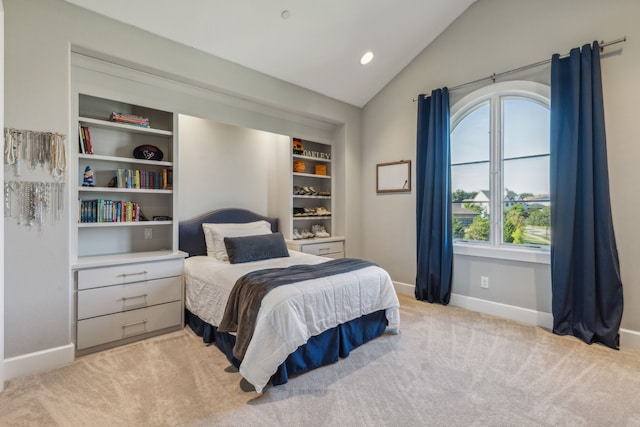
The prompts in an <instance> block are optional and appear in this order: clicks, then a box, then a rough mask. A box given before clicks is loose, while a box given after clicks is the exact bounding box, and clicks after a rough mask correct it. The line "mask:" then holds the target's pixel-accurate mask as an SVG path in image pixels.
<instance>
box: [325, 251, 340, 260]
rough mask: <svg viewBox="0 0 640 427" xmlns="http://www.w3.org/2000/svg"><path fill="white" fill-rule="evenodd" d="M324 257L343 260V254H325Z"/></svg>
mask: <svg viewBox="0 0 640 427" xmlns="http://www.w3.org/2000/svg"><path fill="white" fill-rule="evenodd" d="M324 256H326V257H327V258H334V259H338V258H344V252H334V253H332V254H326V255H324Z"/></svg>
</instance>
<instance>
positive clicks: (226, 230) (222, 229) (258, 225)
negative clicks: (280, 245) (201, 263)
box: [202, 220, 271, 261]
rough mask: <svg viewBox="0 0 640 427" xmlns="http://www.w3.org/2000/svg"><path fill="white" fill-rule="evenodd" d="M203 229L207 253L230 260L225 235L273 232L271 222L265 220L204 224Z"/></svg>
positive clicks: (234, 235)
mask: <svg viewBox="0 0 640 427" xmlns="http://www.w3.org/2000/svg"><path fill="white" fill-rule="evenodd" d="M202 230H203V231H204V239H205V243H206V244H207V255H208V256H212V257H215V258H216V259H218V260H220V261H229V257H228V256H227V248H226V247H225V245H224V238H225V237H243V236H257V235H260V234H271V224H270V223H269V222H268V221H264V220H263V221H254V222H245V223H242V224H202Z"/></svg>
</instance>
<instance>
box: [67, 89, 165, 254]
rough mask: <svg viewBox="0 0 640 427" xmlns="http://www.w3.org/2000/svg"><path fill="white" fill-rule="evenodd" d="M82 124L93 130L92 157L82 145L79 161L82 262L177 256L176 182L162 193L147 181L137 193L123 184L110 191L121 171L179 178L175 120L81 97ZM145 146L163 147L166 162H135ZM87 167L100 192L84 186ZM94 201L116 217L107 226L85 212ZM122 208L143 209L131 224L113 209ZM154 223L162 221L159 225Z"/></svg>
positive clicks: (108, 219)
mask: <svg viewBox="0 0 640 427" xmlns="http://www.w3.org/2000/svg"><path fill="white" fill-rule="evenodd" d="M113 112H118V113H124V114H134V115H139V116H143V117H148V118H149V124H150V127H141V126H136V125H132V124H123V123H116V122H112V121H110V120H109V117H110V115H111V113H113ZM77 122H78V126H79V127H82V126H84V127H87V128H88V129H89V131H90V136H91V146H92V153H88V152H86V151H87V150H86V149H85V150H84V151H85V152H84V153H83V152H82V147H80V143H81V142H80V141H79V144H78V148H77V151H78V153H77V154H76V156H75V158H76V165H77V184H76V185H75V192H76V193H77V200H78V208H77V209H74V210H73V211H74V212H77V221H76V222H77V227H76V236H77V238H76V242H77V258H78V259H79V260H81V259H82V258H83V257H93V256H101V255H107V254H109V255H110V254H118V253H120V254H123V255H124V256H126V254H129V253H135V252H153V251H164V252H166V251H170V252H171V251H175V250H176V249H177V247H176V242H175V241H174V240H175V237H174V236H175V235H176V234H177V232H176V224H174V221H173V218H175V216H176V215H175V214H176V212H175V211H176V186H175V183H174V182H171V183H170V185H169V186H167V184H166V183H165V184H164V185H163V186H162V187H161V188H156V187H158V185H156V184H154V185H153V188H150V187H152V186H151V185H150V184H149V183H147V182H146V181H145V183H144V184H146V185H138V187H142V188H136V185H130V186H131V187H133V188H118V187H119V186H122V184H119V185H118V186H115V187H114V186H110V185H113V179H114V177H116V175H117V174H118V172H117V171H118V170H132V171H136V170H137V171H139V173H140V174H146V176H147V178H148V176H149V175H155V176H156V177H158V176H159V175H160V174H162V173H163V171H164V173H167V171H170V173H171V175H172V176H176V173H175V171H176V168H175V166H176V165H175V164H174V153H175V149H176V147H175V138H174V133H173V129H174V114H173V113H171V112H166V111H160V110H156V109H152V108H147V107H141V106H137V105H131V104H128V103H122V102H117V101H113V100H107V99H102V98H98V97H94V96H90V95H85V94H80V95H79V98H78V119H77ZM78 139H80V137H78ZM141 145H152V146H154V147H157V148H158V149H160V151H161V152H162V154H163V157H162V159H161V160H146V159H139V158H136V157H134V155H133V150H134V149H135V148H136V147H138V146H141ZM87 167H90V168H91V171H92V173H93V183H94V185H95V186H83V181H84V178H83V174H84V171H85V168H87ZM156 181H157V179H156ZM144 187H147V188H144ZM90 201H96V203H104V201H108V203H109V207H108V209H109V210H110V211H109V213H108V215H106V214H105V216H106V220H105V219H104V218H103V217H99V218H97V217H96V215H95V214H94V215H89V216H87V215H84V214H83V209H87V205H88V204H89V203H87V202H90ZM83 202H84V203H83ZM120 203H128V204H132V205H131V206H134V209H136V207H137V209H139V214H137V215H135V216H133V217H130V218H127V217H126V216H123V215H117V213H118V212H120V211H118V208H117V207H112V206H113V204H116V205H117V204H120ZM96 209H97V208H96ZM112 209H113V212H112V211H111V210H112ZM116 217H117V218H116ZM154 217H155V218H158V219H160V220H154ZM121 219H128V220H124V221H122V220H121Z"/></svg>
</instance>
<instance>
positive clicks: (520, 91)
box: [451, 80, 551, 129]
mask: <svg viewBox="0 0 640 427" xmlns="http://www.w3.org/2000/svg"><path fill="white" fill-rule="evenodd" d="M504 96H517V97H524V98H529V99H532V100H534V101H537V102H540V103H541V104H544V105H545V106H546V107H547V108H548V107H549V105H550V98H551V88H550V87H549V86H547V85H545V84H542V83H537V82H529V81H523V80H513V81H508V82H501V83H495V84H492V85H489V86H485V87H482V88H480V89H478V90H475V91H473V92H471V93H469V94H468V95H465V96H464V97H463V98H462V99H461V100H459V101H458V102H456V103H455V104H454V105H453V106H452V107H451V128H452V129H453V128H455V127H456V125H457V124H458V123H459V122H460V120H461V119H462V118H463V117H464V116H466V115H467V114H468V113H469V112H470V111H471V110H474V109H475V108H477V107H478V106H479V105H480V104H482V103H483V102H486V101H487V100H489V99H491V98H493V97H504Z"/></svg>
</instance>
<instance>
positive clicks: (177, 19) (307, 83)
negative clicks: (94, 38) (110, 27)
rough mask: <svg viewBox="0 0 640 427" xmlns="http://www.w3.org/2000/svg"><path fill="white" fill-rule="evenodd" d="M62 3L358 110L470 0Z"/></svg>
mask: <svg viewBox="0 0 640 427" xmlns="http://www.w3.org/2000/svg"><path fill="white" fill-rule="evenodd" d="M66 1H68V2H69V3H73V4H75V5H78V6H80V7H83V8H86V9H89V10H91V11H94V12H96V13H99V14H102V15H105V16H108V17H111V18H113V19H115V20H118V21H121V22H124V23H126V24H130V25H132V26H135V27H138V28H141V29H143V30H146V31H149V32H151V33H154V34H157V35H159V36H162V37H165V38H167V39H170V40H174V41H176V42H178V43H182V44H184V45H187V46H190V47H193V48H196V49H199V50H201V51H204V52H207V53H210V54H212V55H215V56H218V57H221V58H224V59H226V60H229V61H231V62H234V63H237V64H240V65H243V66H246V67H248V68H251V69H253V70H256V71H259V72H262V73H264V74H267V75H270V76H272V77H276V78H278V79H281V80H284V81H287V82H290V83H293V84H295V85H298V86H301V87H304V88H307V89H310V90H313V91H315V92H318V93H321V94H323V95H326V96H329V97H332V98H335V99H338V100H341V101H344V102H346V103H349V104H352V105H355V106H358V107H362V106H364V105H366V103H367V102H368V101H369V100H370V99H371V98H372V97H373V96H375V94H377V93H378V92H379V91H380V90H381V89H382V88H383V87H384V86H385V85H386V84H387V83H388V82H389V81H391V80H392V79H393V78H394V77H395V76H396V75H397V74H398V73H399V72H400V71H401V70H402V69H403V68H404V67H405V66H406V65H407V64H409V63H410V62H411V60H412V59H413V58H415V57H416V55H418V54H419V53H420V52H421V51H422V50H423V49H424V48H425V47H427V46H428V45H429V44H430V43H431V42H432V41H433V40H434V39H435V38H436V37H438V35H439V34H440V33H441V32H442V31H444V29H445V28H447V26H449V24H451V23H452V22H453V21H454V20H455V19H456V18H457V17H458V16H460V15H461V14H462V13H463V12H464V11H465V10H466V9H467V8H468V7H469V6H470V5H471V4H472V3H474V2H475V1H476V0H395V1H392V0H346V1H344V0H315V1H312V0H268V1H265V0H238V1H230V0H181V1H176V0H136V1H130V0H108V1H104V0H66ZM367 51H371V52H373V54H374V57H373V60H372V61H371V62H370V63H369V64H367V65H361V64H360V58H361V57H362V55H363V54H364V53H365V52H367Z"/></svg>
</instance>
